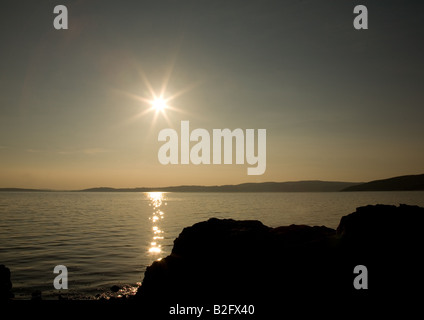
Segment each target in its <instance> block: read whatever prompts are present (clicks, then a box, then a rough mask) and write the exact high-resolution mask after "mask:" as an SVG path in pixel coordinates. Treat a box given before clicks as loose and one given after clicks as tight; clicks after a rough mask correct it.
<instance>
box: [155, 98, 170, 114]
mask: <svg viewBox="0 0 424 320" xmlns="http://www.w3.org/2000/svg"><path fill="white" fill-rule="evenodd" d="M151 105H152V108H153V109H154V110H156V111H164V110H165V109H166V108H167V107H168V106H167V105H166V100H165V99H163V98H155V99H154V100H152V102H151Z"/></svg>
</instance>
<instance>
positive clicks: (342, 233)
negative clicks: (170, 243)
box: [0, 205, 424, 312]
mask: <svg viewBox="0 0 424 320" xmlns="http://www.w3.org/2000/svg"><path fill="white" fill-rule="evenodd" d="M423 225H424V208H421V207H418V206H409V205H400V206H389V205H373V206H365V207H360V208H357V210H356V211H355V212H354V213H351V214H349V215H346V216H344V217H342V219H341V221H340V224H339V226H338V227H337V229H336V230H334V229H330V228H327V227H325V226H305V225H290V226H282V227H277V228H271V227H268V226H265V225H263V224H262V223H261V222H260V221H236V220H231V219H215V218H213V219H209V220H208V221H203V222H199V223H196V224H194V225H193V226H191V227H187V228H185V229H184V230H183V231H182V232H181V233H180V235H179V236H178V238H177V239H175V240H174V247H173V249H172V253H171V254H170V255H169V256H167V257H165V258H164V259H162V260H160V261H156V262H154V263H153V264H152V265H151V266H149V267H148V268H147V270H146V272H145V277H144V280H143V282H142V285H141V286H140V287H139V289H138V291H137V294H136V295H135V296H132V297H127V298H125V299H115V303H125V304H132V305H136V306H140V308H141V309H142V310H143V308H144V310H153V309H155V310H164V311H163V312H167V311H169V308H170V307H169V306H172V305H206V306H207V305H211V304H237V305H239V304H240V305H245V304H249V305H255V306H256V308H257V309H258V308H259V310H268V311H270V310H273V309H275V308H277V309H278V307H279V306H281V304H282V303H283V304H285V305H289V304H290V303H291V302H295V301H304V302H305V303H306V304H307V303H308V302H309V303H310V302H318V301H319V302H320V303H322V302H331V303H333V302H334V301H339V302H340V301H353V302H354V303H363V302H367V301H371V300H372V299H374V298H378V299H381V298H385V299H393V298H395V299H399V300H400V299H405V298H406V299H414V298H415V297H416V292H417V289H419V288H422V285H423V284H424V281H423V280H424V277H423V270H424V268H423V267H424V262H423V261H422V260H423V259H422V258H421V255H422V252H423V248H424V246H423V244H424V240H423V239H424V236H423V234H424V233H423V230H422V229H423ZM356 266H364V267H365V268H366V270H367V278H366V279H365V278H364V279H365V280H366V281H367V286H366V287H367V288H360V289H358V288H355V286H354V280H355V278H356V277H358V275H359V274H358V273H355V267H356ZM0 276H1V281H0V290H1V293H0V297H1V299H2V300H3V301H5V300H10V301H13V293H12V284H11V282H10V272H9V271H8V269H7V268H6V267H4V266H2V267H0ZM362 276H364V274H362ZM364 279H361V281H362V282H363V281H365V280H364ZM114 289H115V290H116V288H114ZM116 300H119V301H118V302H117V301H116ZM59 302H60V301H59ZM107 303H113V301H107ZM161 308H162V309H161ZM261 308H262V309H261ZM274 311H276V310H274Z"/></svg>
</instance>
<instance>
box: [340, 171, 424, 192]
mask: <svg viewBox="0 0 424 320" xmlns="http://www.w3.org/2000/svg"><path fill="white" fill-rule="evenodd" d="M414 190H424V174H419V175H409V176H400V177H394V178H389V179H384V180H374V181H370V182H367V183H363V184H359V185H354V186H350V187H347V188H345V189H343V190H342V191H414Z"/></svg>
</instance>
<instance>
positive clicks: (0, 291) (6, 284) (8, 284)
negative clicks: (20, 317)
mask: <svg viewBox="0 0 424 320" xmlns="http://www.w3.org/2000/svg"><path fill="white" fill-rule="evenodd" d="M12 298H14V294H13V293H12V281H11V280H10V270H9V268H7V267H6V266H5V265H3V264H1V265H0V301H7V300H9V299H12Z"/></svg>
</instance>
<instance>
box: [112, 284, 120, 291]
mask: <svg viewBox="0 0 424 320" xmlns="http://www.w3.org/2000/svg"><path fill="white" fill-rule="evenodd" d="M119 289H121V288H119V287H118V286H117V285H114V286H112V287H111V288H110V290H111V291H112V292H118V291H119Z"/></svg>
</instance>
